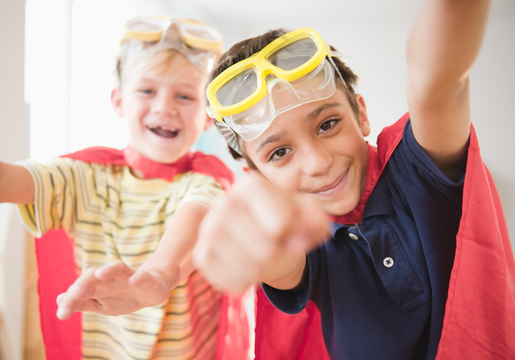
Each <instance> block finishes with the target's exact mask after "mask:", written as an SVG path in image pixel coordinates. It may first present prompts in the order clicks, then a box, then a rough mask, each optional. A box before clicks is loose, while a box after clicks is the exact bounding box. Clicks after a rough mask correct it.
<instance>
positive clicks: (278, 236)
mask: <svg viewBox="0 0 515 360" xmlns="http://www.w3.org/2000/svg"><path fill="white" fill-rule="evenodd" d="M327 224H328V219H327V216H326V215H325V214H323V213H322V211H321V210H320V209H319V207H318V204H316V203H315V202H314V201H313V200H312V199H310V198H306V197H302V195H299V194H291V193H288V192H285V191H284V190H281V189H278V188H275V187H274V186H273V185H272V184H270V183H268V182H267V181H265V180H264V179H262V178H259V177H258V176H252V177H251V178H250V179H248V181H246V182H244V183H243V184H242V186H240V188H239V189H238V190H237V191H236V192H235V193H233V194H231V195H230V196H228V197H227V198H225V199H223V200H222V201H221V202H220V203H219V204H218V206H217V207H216V208H215V211H213V212H211V213H209V214H208V216H206V218H205V220H204V221H203V223H202V226H201V228H200V232H199V239H198V243H197V246H196V248H195V250H194V252H193V258H194V262H195V266H196V267H197V268H198V269H199V270H200V271H201V272H202V274H203V275H204V277H205V278H206V279H207V280H208V281H209V282H211V284H212V285H214V286H216V287H219V288H222V289H225V290H229V291H231V292H235V293H243V292H244V291H245V290H246V289H247V288H248V287H249V286H250V285H252V284H253V283H255V282H264V283H267V284H268V285H270V286H272V287H275V288H277V289H283V290H289V289H292V288H296V287H298V286H300V285H302V281H303V279H304V275H305V267H306V252H307V251H309V250H311V249H313V248H315V247H317V246H320V242H319V241H320V240H321V239H323V238H324V236H326V235H327V233H328V228H327Z"/></svg>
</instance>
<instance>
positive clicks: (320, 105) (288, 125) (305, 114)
mask: <svg viewBox="0 0 515 360" xmlns="http://www.w3.org/2000/svg"><path fill="white" fill-rule="evenodd" d="M334 95H336V93H335V94H334ZM334 95H333V96H331V97H330V98H328V99H324V100H318V101H314V102H311V103H307V104H302V105H300V106H298V107H296V108H294V109H291V110H288V111H286V112H284V113H282V114H280V115H278V116H277V117H276V118H275V119H274V120H273V121H272V123H271V124H270V126H269V127H268V129H266V130H265V131H264V132H263V133H262V134H261V135H260V136H258V137H257V138H256V139H255V140H253V141H252V142H251V143H253V146H252V147H255V150H254V151H255V152H259V151H260V150H261V149H262V148H263V147H264V146H265V145H266V144H268V143H271V142H275V141H280V140H281V138H284V137H286V136H288V135H289V133H291V131H290V129H292V127H293V126H299V127H300V126H302V125H305V124H309V123H311V122H313V121H316V120H317V119H319V118H320V116H325V115H326V114H327V113H329V114H331V115H332V114H335V115H336V114H337V115H338V116H342V115H343V114H344V113H345V112H346V111H348V107H347V106H346V105H348V101H347V98H346V97H345V96H344V95H343V92H342V96H334Z"/></svg>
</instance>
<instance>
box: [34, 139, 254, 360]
mask: <svg viewBox="0 0 515 360" xmlns="http://www.w3.org/2000/svg"><path fill="white" fill-rule="evenodd" d="M63 157H67V158H72V159H76V160H81V161H84V162H88V163H96V164H105V165H128V166H130V167H131V168H134V169H137V170H139V171H140V172H141V173H142V174H143V177H144V178H145V179H151V178H162V179H165V180H168V181H172V180H173V178H174V177H175V176H176V175H179V174H182V173H184V172H188V171H189V172H198V173H201V174H205V175H208V176H211V177H213V178H214V179H215V180H216V181H217V182H218V183H219V184H220V185H222V186H223V187H224V189H226V190H228V189H230V187H231V186H232V184H233V183H234V180H235V178H234V175H233V173H232V172H231V171H230V170H229V169H228V168H227V167H226V166H225V165H224V164H223V163H222V162H221V161H220V160H219V159H218V158H216V157H214V156H211V155H205V154H202V153H200V152H196V153H189V154H187V155H186V156H184V157H183V158H181V159H179V160H178V161H177V162H175V163H173V164H160V163H155V162H152V161H150V160H148V159H145V158H144V157H142V156H141V155H140V154H139V153H137V152H136V151H135V150H133V149H131V148H126V149H124V150H117V149H111V148H105V147H92V148H88V149H85V150H81V151H78V152H75V153H72V154H68V155H65V156H63ZM36 258H37V265H38V271H39V280H38V293H39V309H40V314H41V330H42V334H43V341H44V343H45V352H46V358H47V359H51V360H78V359H81V336H82V326H81V313H74V315H73V316H72V317H71V319H69V320H66V321H60V320H59V319H57V317H56V312H57V304H56V298H57V295H59V294H60V293H63V292H65V291H66V290H67V289H68V287H69V286H70V285H71V284H72V283H73V282H74V281H75V279H76V278H77V273H76V267H75V262H74V256H73V245H72V242H71V241H70V239H69V238H68V236H67V234H66V233H65V232H64V231H63V230H52V231H49V232H48V233H46V234H45V235H44V236H43V237H41V238H39V239H36ZM228 314H230V316H228ZM218 326H219V327H218V335H217V349H216V360H242V359H247V351H248V346H249V343H248V323H247V318H246V313H245V309H244V307H243V304H242V302H241V301H240V299H239V298H234V297H231V296H227V295H224V296H223V297H222V302H221V309H220V322H219V325H218Z"/></svg>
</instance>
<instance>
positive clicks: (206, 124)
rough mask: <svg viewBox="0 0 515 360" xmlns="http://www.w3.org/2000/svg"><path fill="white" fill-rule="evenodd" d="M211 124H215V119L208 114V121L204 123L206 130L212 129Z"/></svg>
mask: <svg viewBox="0 0 515 360" xmlns="http://www.w3.org/2000/svg"><path fill="white" fill-rule="evenodd" d="M211 125H213V119H211V118H210V117H209V115H207V114H206V123H205V124H204V131H208V130H209V129H211Z"/></svg>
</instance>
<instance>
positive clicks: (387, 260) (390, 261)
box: [383, 256, 393, 268]
mask: <svg viewBox="0 0 515 360" xmlns="http://www.w3.org/2000/svg"><path fill="white" fill-rule="evenodd" d="M383 265H384V266H386V267H387V268H391V267H392V266H393V259H392V258H391V257H389V256H388V257H385V258H384V260H383Z"/></svg>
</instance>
